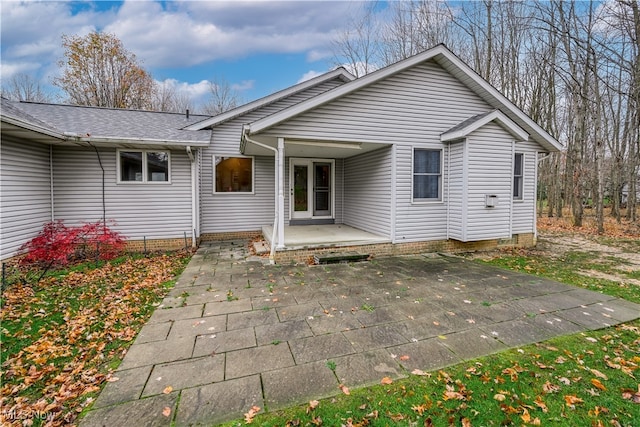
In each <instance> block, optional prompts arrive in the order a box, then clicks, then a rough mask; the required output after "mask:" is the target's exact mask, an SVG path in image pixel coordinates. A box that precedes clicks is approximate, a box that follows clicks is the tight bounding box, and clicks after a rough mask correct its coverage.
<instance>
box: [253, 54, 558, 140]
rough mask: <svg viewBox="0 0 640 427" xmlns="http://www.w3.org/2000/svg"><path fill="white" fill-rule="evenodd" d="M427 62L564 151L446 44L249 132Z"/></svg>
mask: <svg viewBox="0 0 640 427" xmlns="http://www.w3.org/2000/svg"><path fill="white" fill-rule="evenodd" d="M427 60H433V61H435V62H436V63H438V64H439V65H440V66H441V67H442V68H444V69H445V70H446V71H448V72H449V73H450V74H451V75H453V76H454V77H456V78H457V79H458V80H460V81H461V82H462V83H463V84H464V85H466V86H467V87H469V88H470V89H471V90H472V91H473V92H475V93H476V94H478V96H480V97H481V98H482V99H483V100H485V101H486V102H487V103H488V104H489V105H491V106H492V107H493V108H495V109H496V110H499V111H500V112H502V113H503V115H504V116H505V117H507V118H508V119H510V120H511V121H512V122H513V123H515V124H517V126H519V127H520V128H522V129H523V130H524V131H525V132H527V133H528V134H529V136H530V138H531V139H533V140H534V141H536V142H538V143H539V144H540V145H542V146H543V147H544V148H545V149H546V150H548V151H559V150H560V149H561V148H562V145H561V144H560V143H559V142H558V141H557V140H556V139H555V138H554V137H552V136H551V135H550V134H549V133H548V132H547V131H545V130H544V129H542V128H541V127H540V125H538V124H537V123H536V122H534V121H533V120H532V119H531V118H530V117H529V116H527V115H526V114H525V113H524V112H523V111H522V110H520V109H519V108H518V107H516V106H515V105H514V104H513V103H512V102H511V101H509V100H508V99H507V98H506V97H505V96H504V95H502V94H501V93H500V92H499V91H498V90H497V89H496V88H494V87H493V86H491V85H490V84H489V83H488V82H487V81H486V80H484V79H483V78H482V77H480V75H479V74H477V73H476V72H475V71H473V69H472V68H471V67H469V66H468V65H467V64H465V63H464V62H463V61H462V60H461V59H460V58H458V57H457V56H455V55H454V54H453V52H451V51H450V50H449V49H447V47H446V46H445V45H443V44H440V45H437V46H435V47H433V48H431V49H429V50H426V51H424V52H422V53H419V54H417V55H414V56H411V57H409V58H407V59H404V60H402V61H399V62H396V63H395V64H391V65H389V66H387V67H385V68H381V69H379V70H377V71H374V72H373V73H370V74H367V75H365V76H363V77H360V78H358V79H356V80H353V81H351V82H349V83H346V84H344V85H342V86H339V87H337V88H334V89H332V90H330V91H327V92H325V93H322V94H320V95H317V96H315V97H313V98H311V99H309V100H307V101H303V102H300V103H299V104H296V105H293V106H291V107H289V108H285V109H283V110H282V111H279V112H277V113H274V114H271V115H269V116H267V117H264V118H262V119H260V120H256V121H255V122H253V123H251V124H250V125H248V126H247V129H248V132H249V133H250V134H256V133H258V132H261V131H263V130H265V129H268V128H270V127H272V126H275V125H277V124H279V123H282V122H284V121H286V120H288V119H290V118H292V117H295V116H297V115H299V114H302V113H305V112H307V111H309V110H312V109H314V108H316V107H318V106H320V105H323V104H326V103H328V102H331V101H333V100H335V99H337V98H340V97H342V96H345V95H348V94H350V93H353V92H355V91H357V90H358V89H360V88H363V87H366V86H369V85H371V84H373V83H376V82H378V81H380V80H382V79H385V78H387V77H389V76H391V75H393V74H396V73H399V72H401V71H404V70H406V69H408V68H411V67H413V66H415V65H417V64H419V63H421V62H424V61H427Z"/></svg>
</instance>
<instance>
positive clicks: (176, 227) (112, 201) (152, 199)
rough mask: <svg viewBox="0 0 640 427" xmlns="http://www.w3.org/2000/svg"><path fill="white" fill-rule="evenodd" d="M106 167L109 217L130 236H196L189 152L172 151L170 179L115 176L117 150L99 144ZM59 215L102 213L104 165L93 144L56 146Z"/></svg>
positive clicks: (75, 219) (76, 219)
mask: <svg viewBox="0 0 640 427" xmlns="http://www.w3.org/2000/svg"><path fill="white" fill-rule="evenodd" d="M98 151H99V153H100V158H101V160H102V165H103V166H104V169H105V200H106V217H107V220H114V221H115V222H116V226H115V227H114V228H115V230H117V231H119V232H120V233H122V234H123V235H124V236H125V237H126V238H127V239H130V240H140V239H142V238H143V237H146V238H147V239H164V238H177V237H183V236H184V233H185V232H186V233H187V237H189V236H191V169H190V168H191V166H190V161H189V158H188V156H187V154H186V153H185V152H182V151H171V154H170V156H171V157H170V178H171V183H120V184H118V183H117V182H116V164H117V159H116V156H117V152H116V150H115V149H113V148H110V149H106V148H105V149H99V150H98ZM53 158H54V165H55V167H54V179H53V181H54V196H55V197H54V211H55V218H56V219H62V220H64V221H65V223H66V224H69V225H78V224H81V223H83V222H88V221H98V220H100V219H102V171H101V169H100V165H99V163H98V158H97V156H96V153H95V151H94V150H92V149H84V148H78V147H56V148H55V149H54V155H53Z"/></svg>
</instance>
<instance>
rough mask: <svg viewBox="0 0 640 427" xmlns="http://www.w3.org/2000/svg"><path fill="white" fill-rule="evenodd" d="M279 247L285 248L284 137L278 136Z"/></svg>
mask: <svg viewBox="0 0 640 427" xmlns="http://www.w3.org/2000/svg"><path fill="white" fill-rule="evenodd" d="M277 173H278V178H279V180H278V245H277V246H276V247H277V248H278V249H283V248H284V246H285V245H284V138H278V171H277Z"/></svg>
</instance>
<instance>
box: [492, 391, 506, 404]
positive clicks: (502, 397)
mask: <svg viewBox="0 0 640 427" xmlns="http://www.w3.org/2000/svg"><path fill="white" fill-rule="evenodd" d="M493 398H494V399H495V400H497V401H498V402H502V401H503V400H505V399H506V398H507V396H505V395H504V394H502V393H496V394H494V395H493Z"/></svg>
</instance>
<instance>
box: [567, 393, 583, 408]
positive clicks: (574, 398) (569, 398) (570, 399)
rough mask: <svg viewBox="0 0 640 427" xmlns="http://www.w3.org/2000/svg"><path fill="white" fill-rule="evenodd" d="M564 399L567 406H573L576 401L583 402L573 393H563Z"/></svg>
mask: <svg viewBox="0 0 640 427" xmlns="http://www.w3.org/2000/svg"><path fill="white" fill-rule="evenodd" d="M564 401H565V402H566V403H567V406H569V407H570V408H574V407H575V405H576V404H577V403H583V402H584V400H582V399H581V398H579V397H577V396H574V395H571V394H569V395H565V396H564Z"/></svg>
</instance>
